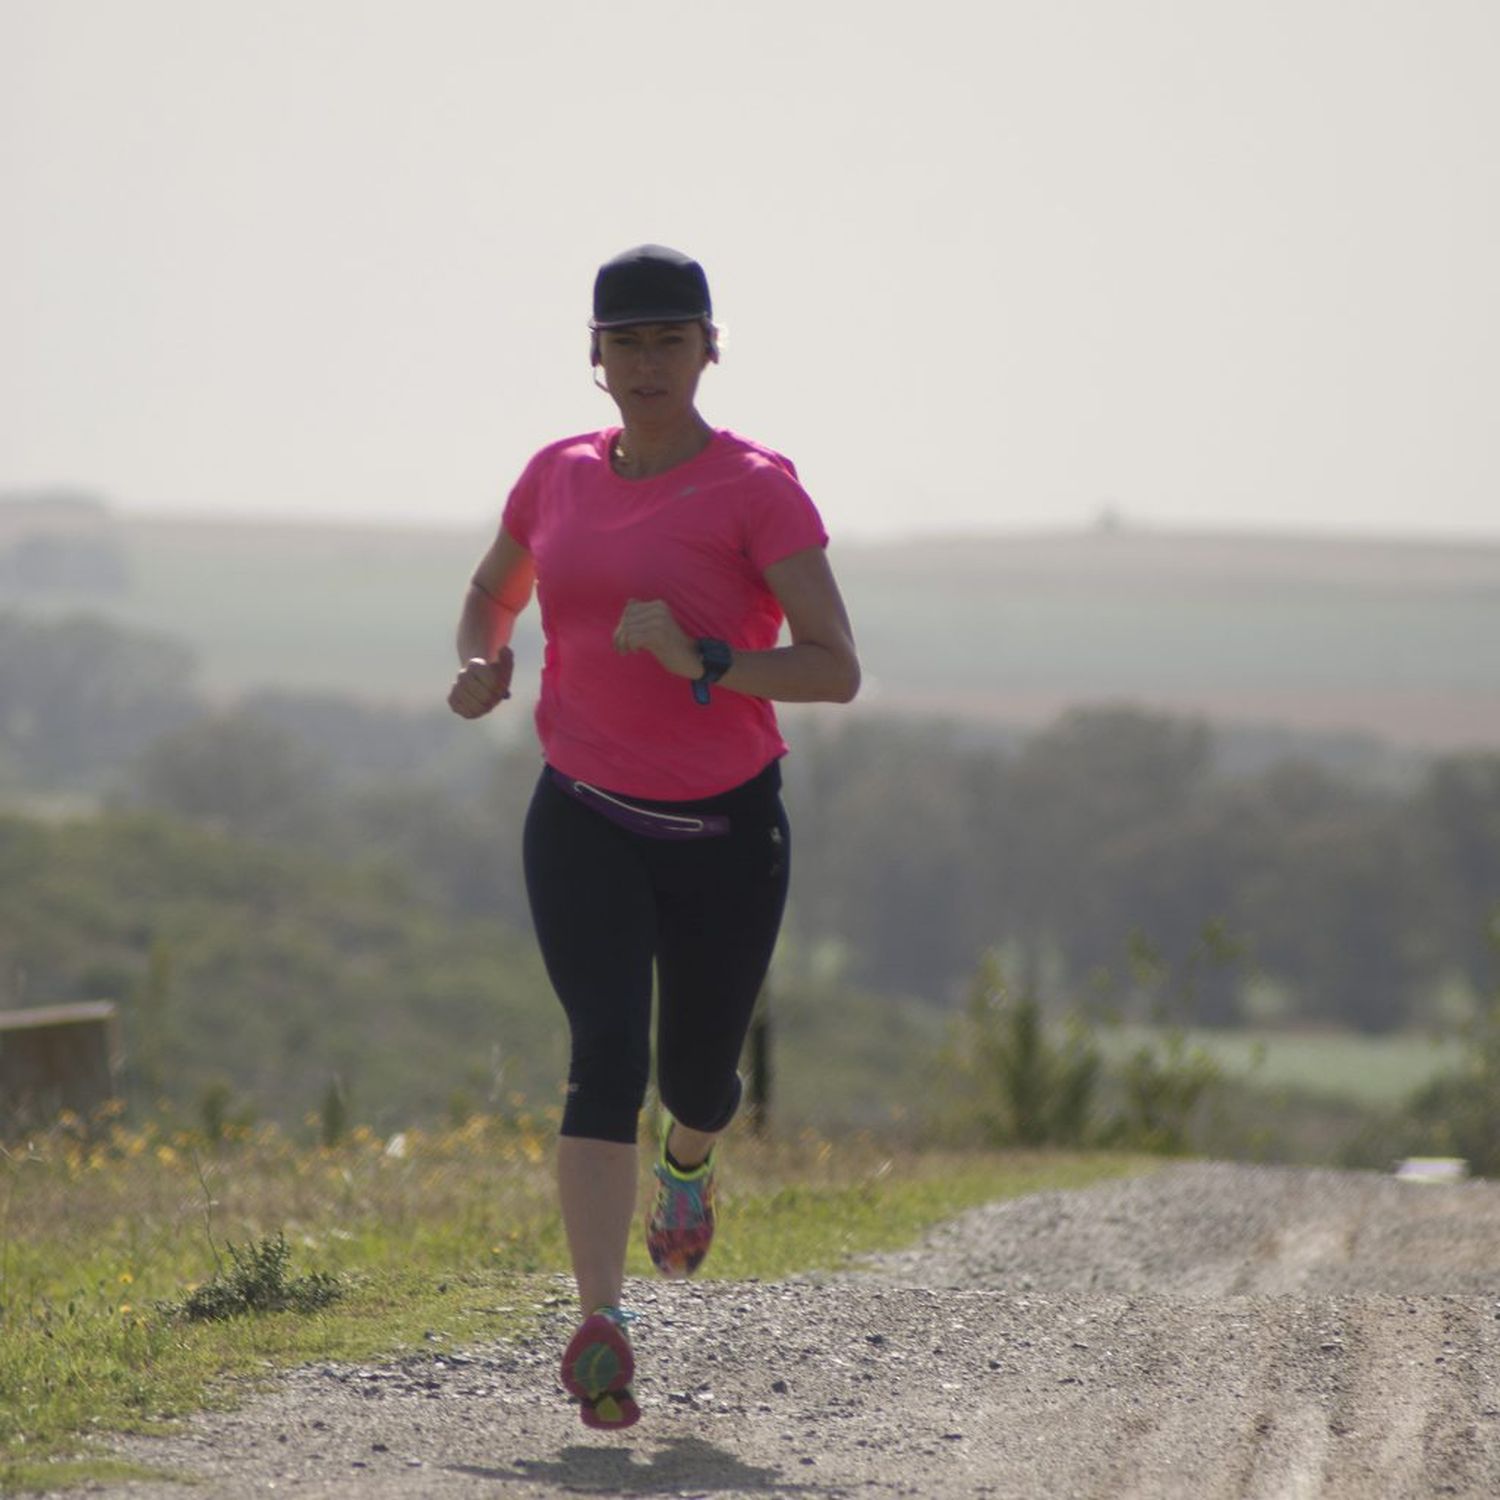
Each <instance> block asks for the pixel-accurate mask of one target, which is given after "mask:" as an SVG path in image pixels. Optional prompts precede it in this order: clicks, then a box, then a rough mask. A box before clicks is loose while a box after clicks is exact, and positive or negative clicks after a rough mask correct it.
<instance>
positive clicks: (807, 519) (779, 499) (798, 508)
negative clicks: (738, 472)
mask: <svg viewBox="0 0 1500 1500" xmlns="http://www.w3.org/2000/svg"><path fill="white" fill-rule="evenodd" d="M827 545H828V532H827V531H826V530H825V529H824V527H823V518H822V517H821V516H820V515H819V514H818V508H817V506H816V505H814V504H813V501H812V496H810V495H809V494H808V493H807V491H806V490H804V489H803V488H802V486H801V485H800V484H798V483H797V481H796V480H795V479H794V478H792V477H791V475H790V474H788V473H786V472H785V470H782V469H777V468H771V467H767V468H766V469H764V470H762V471H761V473H760V474H759V475H757V477H756V482H755V492H754V495H753V497H752V498H751V500H750V503H749V505H748V507H747V514H746V527H745V552H746V554H747V556H748V557H749V558H750V561H751V562H752V563H754V564H755V567H756V569H757V570H758V571H759V572H761V573H764V572H765V570H766V569H767V568H769V567H770V566H771V565H772V564H773V563H779V562H780V561H781V560H782V559H783V558H786V557H790V556H791V555H792V554H793V553H794V552H805V551H807V549H808V548H809V547H826V546H827Z"/></svg>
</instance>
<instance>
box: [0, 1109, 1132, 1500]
mask: <svg viewBox="0 0 1500 1500" xmlns="http://www.w3.org/2000/svg"><path fill="white" fill-rule="evenodd" d="M551 1123H552V1122H549V1121H547V1120H546V1119H544V1118H539V1117H533V1116H530V1115H528V1114H526V1113H524V1112H521V1113H518V1114H516V1115H514V1116H512V1117H510V1118H504V1119H502V1118H498V1117H475V1118H474V1119H471V1120H470V1121H469V1122H468V1123H467V1124H465V1125H464V1126H462V1127H461V1128H459V1129H455V1130H450V1131H446V1132H442V1133H433V1134H426V1133H423V1132H419V1131H409V1132H405V1133H403V1134H401V1135H398V1136H394V1137H391V1138H389V1139H380V1138H378V1137H375V1136H374V1135H373V1134H372V1133H371V1132H370V1131H368V1130H367V1129H364V1128H363V1127H361V1128H358V1129H355V1130H354V1131H351V1132H350V1134H349V1136H348V1138H347V1139H346V1140H345V1141H344V1142H342V1143H341V1144H340V1145H338V1146H337V1147H324V1146H305V1145H298V1144H296V1143H295V1142H293V1141H291V1140H289V1139H288V1138H287V1137H285V1136H283V1135H281V1134H279V1133H278V1132H277V1131H275V1130H274V1129H271V1128H269V1127H264V1128H261V1129H258V1130H253V1131H252V1130H250V1129H247V1128H243V1127H231V1128H229V1129H228V1130H227V1131H226V1134H225V1139H224V1140H223V1141H222V1142H221V1143H220V1144H219V1145H218V1147H217V1148H215V1149H213V1150H210V1149H209V1148H207V1147H206V1146H205V1145H204V1143H202V1142H201V1141H196V1142H195V1141H194V1140H193V1139H192V1138H191V1137H190V1136H187V1135H185V1134H183V1133H181V1132H177V1133H169V1132H167V1131H165V1130H164V1129H162V1128H161V1127H158V1126H148V1127H146V1128H145V1129H143V1130H129V1129H127V1128H125V1127H124V1126H123V1125H121V1124H120V1123H119V1122H114V1123H106V1124H105V1125H103V1126H101V1127H100V1128H99V1129H98V1130H97V1131H96V1133H94V1134H92V1135H91V1134H90V1133H88V1132H87V1131H85V1130H84V1129H83V1127H82V1125H81V1124H80V1123H79V1122H76V1121H72V1122H67V1121H65V1122H64V1123H63V1124H62V1125H61V1126H59V1127H58V1129H56V1130H55V1131H53V1132H52V1133H51V1134H50V1135H49V1136H48V1137H46V1138H44V1139H40V1140H37V1141H33V1142H32V1143H30V1145H29V1146H28V1147H27V1148H26V1149H25V1150H23V1151H19V1152H11V1153H9V1154H7V1155H5V1156H4V1157H0V1491H5V1492H19V1491H23V1490H25V1489H26V1488H28V1487H31V1488H36V1487H38V1485H39V1478H38V1476H45V1478H46V1482H47V1484H49V1485H50V1486H52V1487H54V1488H55V1487H57V1486H58V1485H59V1484H60V1483H62V1479H61V1478H60V1476H61V1475H62V1474H63V1470H61V1469H60V1468H59V1467H57V1465H58V1463H59V1462H60V1461H61V1460H63V1459H69V1460H71V1459H75V1458H76V1459H78V1460H79V1461H80V1462H81V1463H83V1464H84V1467H83V1468H82V1469H78V1470H70V1471H68V1478H69V1482H78V1480H79V1479H80V1478H87V1477H106V1476H105V1475H104V1474H103V1472H102V1470H100V1469H95V1468H93V1467H91V1466H90V1462H89V1460H88V1458H87V1440H88V1437H89V1435H90V1434H94V1433H104V1432H114V1431H138V1432H139V1431H151V1430H158V1431H159V1430H163V1429H164V1428H167V1427H170V1426H171V1425H172V1424H173V1423H175V1422H176V1421H178V1420H180V1419H181V1418H182V1417H184V1416H185V1415H187V1414H189V1413H191V1412H193V1411H195V1410H198V1409H203V1408H208V1407H212V1406H216V1405H221V1404H228V1403H232V1402H233V1401H235V1400H237V1399H238V1398H239V1397H240V1395H241V1394H242V1393H243V1392H244V1390H245V1389H247V1386H252V1385H253V1384H254V1382H256V1381H257V1380H259V1379H263V1378H264V1377H265V1376H266V1375H267V1374H268V1373H269V1372H272V1371H274V1370H276V1369H280V1368H285V1367H288V1366H292V1365H296V1364H302V1363H307V1362H310V1361H315V1360H365V1359H371V1358H378V1357H387V1356H392V1355H397V1354H400V1353H401V1352H403V1351H410V1350H412V1349H420V1348H433V1347H434V1346H436V1347H438V1348H455V1347H459V1346H462V1345H465V1344H473V1343H477V1342H482V1341H485V1340H492V1339H499V1338H507V1337H513V1336H516V1335H518V1334H521V1333H523V1332H525V1331H526V1330H527V1329H528V1328H530V1327H532V1326H534V1322H535V1316H536V1313H537V1312H538V1311H539V1309H540V1308H541V1307H542V1306H543V1305H544V1304H545V1303H546V1302H548V1301H551V1302H555V1301H556V1300H557V1298H558V1297H559V1296H567V1295H568V1288H567V1286H566V1282H565V1281H564V1282H563V1283H561V1284H560V1283H559V1281H558V1280H557V1278H558V1276H559V1275H561V1274H564V1273H566V1270H567V1251H566V1246H565V1243H564V1239H563V1235H562V1230H561V1226H560V1223H559V1221H558V1216H557V1211H556V1207H555V1202H554V1189H553V1183H552V1169H551V1135H552V1128H551ZM642 1155H643V1163H642V1166H643V1174H644V1171H645V1167H646V1162H645V1160H644V1157H645V1156H646V1153H645V1152H643V1153H642ZM1139 1167H1140V1164H1139V1163H1138V1162H1135V1161H1132V1160H1131V1159H1128V1158H1124V1157H1109V1156H1091V1157H1085V1156H1046V1155H1036V1154H1002V1153H993V1152H988V1153H962V1152H952V1153H944V1154H922V1153H916V1152H913V1151H910V1150H907V1149H900V1148H893V1147H891V1146H890V1145H888V1144H883V1143H881V1142H879V1141H877V1140H875V1139H873V1138H871V1137H868V1136H859V1137H855V1138H848V1139H841V1140H836V1141H835V1140H826V1139H822V1138H819V1137H815V1136H813V1135H811V1134H808V1135H805V1136H803V1137H800V1138H798V1139H796V1140H789V1141H782V1142H776V1143H763V1142H759V1141H756V1140H754V1139H753V1138H752V1137H750V1136H749V1135H748V1133H746V1134H737V1135H736V1136H735V1138H734V1139H733V1140H732V1141H731V1142H730V1143H729V1148H728V1150H727V1151H726V1153H725V1170H724V1197H723V1204H724V1218H723V1224H724V1228H723V1233H722V1235H721V1238H720V1242H719V1244H718V1245H717V1246H716V1248H715V1252H714V1261H713V1262H712V1273H713V1274H714V1275H715V1276H718V1277H750V1276H754V1277H760V1278H762V1279H769V1278H774V1277H778V1276H782V1275H786V1274H788V1273H790V1272H794V1271H802V1270H810V1269H815V1268H820V1267H829V1268H831V1267H837V1266H841V1265H846V1264H848V1263H849V1262H850V1260H851V1259H852V1258H854V1257H856V1256H858V1255H860V1254H864V1253H867V1252H871V1251H875V1250H881V1249H894V1248H898V1247H900V1246H902V1245H904V1244H907V1243H910V1242H911V1241H912V1240H913V1239H914V1238H915V1237H917V1236H918V1235H919V1234H920V1233H921V1232H922V1231H923V1230H924V1229H926V1228H927V1227H928V1226H930V1225H931V1224H933V1223H936V1222H938V1221H940V1220H941V1219H944V1218H946V1217H948V1216H950V1215H952V1214H954V1213H957V1212H959V1211H961V1210H963V1209H965V1208H968V1207H971V1206H973V1205H975V1204H978V1203H981V1202H984V1201H986V1200H988V1199H992V1198H997V1197H1004V1196H1011V1195H1014V1194H1017V1193H1024V1192H1031V1191H1038V1190H1042V1189H1046V1188H1056V1187H1067V1186H1080V1185H1083V1184H1085V1183H1088V1182H1092V1181H1097V1180H1099V1179H1100V1178H1102V1177H1105V1176H1110V1175H1116V1174H1119V1173H1121V1172H1126V1171H1131V1170H1136V1169H1138V1168H1139ZM231 1240H232V1241H233V1242H234V1243H235V1244H237V1245H242V1246H247V1247H252V1248H250V1249H247V1250H245V1251H242V1252H241V1255H240V1257H239V1258H238V1259H236V1258H235V1257H231V1262H232V1264H231V1266H229V1267H225V1266H224V1265H222V1264H221V1263H220V1262H219V1261H218V1260H216V1253H215V1250H214V1246H215V1244H216V1243H220V1244H222V1243H225V1242H228V1241H231ZM80 1247H83V1248H82V1249H80ZM630 1269H631V1270H632V1271H633V1272H635V1273H639V1274H650V1271H649V1267H648V1266H647V1264H646V1260H645V1255H644V1251H643V1249H641V1248H640V1246H639V1245H637V1246H636V1247H635V1248H634V1249H633V1250H632V1260H631V1266H630ZM294 1270H295V1274H294ZM236 1278H238V1279H237V1280H236ZM335 1278H336V1279H337V1281H336V1284H337V1285H338V1286H339V1288H340V1289H341V1291H342V1295H341V1296H340V1297H339V1298H338V1300H337V1301H326V1300H324V1298H323V1296H322V1294H321V1293H316V1294H314V1295H311V1296H304V1297H300V1298H299V1297H298V1296H296V1295H293V1293H294V1292H295V1290H296V1289H297V1288H298V1287H301V1288H302V1289H303V1290H304V1291H305V1290H307V1289H309V1288H324V1289H326V1288H328V1287H330V1286H332V1285H334V1284H335ZM213 1288H217V1291H213V1292H210V1290H209V1289H213ZM205 1300H206V1301H207V1302H208V1303H212V1304H214V1305H218V1303H219V1302H224V1303H225V1304H226V1305H227V1304H228V1303H233V1304H234V1305H233V1306H231V1307H228V1310H229V1311H231V1312H232V1313H234V1314H235V1315H233V1316H229V1317H216V1318H200V1319H197V1320H194V1319H191V1318H188V1317H185V1316H183V1315H182V1313H183V1311H185V1309H186V1308H187V1307H188V1306H189V1305H201V1304H204V1303H205ZM278 1304H281V1305H280V1306H279V1307H278ZM299 1307H300V1309H301V1310H297V1309H298V1308H299ZM80 1450H82V1456H81V1457H80ZM109 1462H113V1461H112V1460H110V1461H109Z"/></svg>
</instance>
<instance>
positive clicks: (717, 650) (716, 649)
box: [698, 639, 734, 676]
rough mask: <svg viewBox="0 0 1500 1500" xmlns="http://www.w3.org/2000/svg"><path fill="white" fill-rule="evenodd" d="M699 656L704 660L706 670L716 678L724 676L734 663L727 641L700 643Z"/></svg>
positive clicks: (706, 640)
mask: <svg viewBox="0 0 1500 1500" xmlns="http://www.w3.org/2000/svg"><path fill="white" fill-rule="evenodd" d="M698 655H699V656H700V657H701V658H702V660H703V667H704V670H705V671H706V672H708V673H710V674H713V675H715V676H722V675H723V674H724V673H725V672H727V671H728V670H729V668H730V665H731V664H732V663H733V661H734V656H733V654H732V653H731V652H730V649H729V645H728V643H727V642H725V641H715V640H709V639H704V640H701V641H699V642H698Z"/></svg>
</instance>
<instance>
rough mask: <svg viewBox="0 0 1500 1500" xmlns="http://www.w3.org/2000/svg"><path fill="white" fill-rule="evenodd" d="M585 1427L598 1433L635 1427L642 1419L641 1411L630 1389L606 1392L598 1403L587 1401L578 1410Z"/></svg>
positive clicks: (627, 1387)
mask: <svg viewBox="0 0 1500 1500" xmlns="http://www.w3.org/2000/svg"><path fill="white" fill-rule="evenodd" d="M578 1415H579V1416H580V1417H582V1418H583V1425H584V1426H585V1427H592V1428H594V1429H595V1430H596V1431H602V1432H617V1431H618V1430H619V1429H620V1428H622V1427H633V1426H635V1424H636V1423H637V1422H639V1421H640V1419H641V1409H640V1407H639V1406H637V1405H636V1404H635V1396H634V1395H633V1394H632V1393H631V1390H630V1387H629V1386H626V1387H625V1388H624V1389H623V1390H618V1391H606V1392H605V1393H604V1395H602V1396H600V1397H599V1399H598V1400H597V1401H593V1402H589V1401H585V1402H584V1403H583V1404H582V1405H581V1406H580V1407H579V1408H578Z"/></svg>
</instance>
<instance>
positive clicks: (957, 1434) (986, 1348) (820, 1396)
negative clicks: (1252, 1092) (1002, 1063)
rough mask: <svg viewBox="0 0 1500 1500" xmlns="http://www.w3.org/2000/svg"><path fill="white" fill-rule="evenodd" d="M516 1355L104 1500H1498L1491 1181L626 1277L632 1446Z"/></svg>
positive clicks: (282, 1416)
mask: <svg viewBox="0 0 1500 1500" xmlns="http://www.w3.org/2000/svg"><path fill="white" fill-rule="evenodd" d="M565 1290H566V1288H565V1286H564V1285H563V1284H561V1283H559V1286H558V1292H559V1294H560V1295H559V1298H558V1300H557V1302H556V1304H555V1305H554V1306H553V1307H552V1308H550V1309H549V1310H548V1314H547V1320H548V1321H547V1325H546V1326H545V1327H544V1328H543V1330H542V1331H541V1333H540V1334H539V1335H538V1336H537V1337H535V1338H533V1339H530V1340H526V1341H522V1342H520V1343H518V1344H510V1345H495V1346H490V1347H477V1348H473V1349H470V1350H467V1351H465V1352H463V1353H461V1354H458V1353H454V1354H441V1355H433V1356H427V1355H423V1356H420V1357H411V1358H407V1359H403V1360H400V1361H397V1362H395V1363H392V1364H388V1365H381V1366H369V1367H348V1366H340V1367H334V1366H313V1367H310V1368H307V1369H303V1370H299V1371H297V1372H295V1373H294V1374H292V1375H290V1376H288V1377H286V1378H285V1379H284V1380H282V1381H280V1382H279V1383H278V1384H277V1386H276V1387H275V1388H274V1389H273V1390H271V1391H269V1392H267V1393H264V1394H261V1395H257V1396H254V1397H253V1398H251V1399H250V1400H249V1401H248V1402H247V1403H246V1404H245V1405H243V1406H242V1407H241V1408H240V1409H239V1410H237V1411H235V1412H232V1413H229V1414H218V1415H206V1416H203V1417H200V1418H196V1419H194V1421H193V1422H192V1423H191V1424H190V1425H188V1426H187V1427H186V1428H185V1429H184V1430H183V1431H182V1432H181V1433H180V1434H178V1435H176V1436H172V1437H168V1438H153V1439H144V1438H131V1439H117V1440H115V1441H114V1443H113V1447H114V1449H115V1450H116V1451H117V1452H118V1453H119V1455H120V1456H122V1457H129V1458H131V1459H134V1460H136V1461H139V1462H144V1463H149V1464H151V1465H154V1466H157V1467H159V1468H162V1469H165V1470H167V1471H170V1472H172V1473H177V1474H181V1475H182V1476H183V1477H184V1478H187V1479H192V1480H196V1481H197V1484H196V1487H195V1488H194V1489H192V1490H188V1489H185V1488H184V1487H183V1486H182V1485H180V1484H164V1483H159V1482H151V1483H132V1484H125V1485H110V1486H107V1487H105V1486H100V1487H96V1488H94V1489H92V1490H89V1491H86V1492H80V1491H74V1492H71V1493H73V1494H81V1493H88V1494H91V1495H94V1496H98V1495H101V1494H103V1495H108V1496H112V1497H114V1496H118V1497H127V1496H129V1497H133V1500H166V1497H170V1500H184V1496H185V1495H188V1494H198V1495H211V1496H214V1497H221V1496H222V1497H228V1500H239V1497H248V1496H252V1495H253V1496H257V1497H259V1496H265V1495H267V1494H273V1495H274V1494H291V1495H295V1496H299V1497H334V1496H337V1497H341V1500H343V1497H361V1500H363V1497H366V1496H369V1497H377V1500H387V1497H389V1500H395V1497H402V1500H408V1497H409V1500H417V1497H422V1500H426V1497H429V1496H430V1497H435V1500H447V1497H460V1496H462V1497H472V1496H485V1497H492V1500H539V1497H543V1496H560V1495H577V1494H595V1495H659V1496H703V1497H714V1500H720V1497H723V1500H729V1497H735V1500H738V1497H746V1500H752V1497H754V1500H759V1497H767V1496H787V1497H792V1496H796V1497H807V1500H820V1497H836V1496H837V1497H870V1500H877V1497H881V1496H894V1495H910V1496H921V1497H946V1496H997V1497H998V1496H1024V1497H1028V1500H1031V1497H1053V1496H1058V1497H1062V1496H1098V1497H1106V1496H1108V1497H1115V1496H1143V1497H1145V1496H1149V1497H1158V1496H1174V1497H1175V1496H1182V1497H1192V1500H1217V1497H1229V1496H1235V1497H1239V1496H1248V1497H1264V1500H1282V1497H1293V1496H1334V1497H1348V1500H1371V1497H1384V1496H1427V1495H1468V1496H1486V1497H1493V1496H1497V1495H1500V1184H1491V1183H1466V1184H1460V1185H1454V1186H1420V1187H1419V1186H1414V1185H1410V1184H1405V1183H1398V1182H1395V1181H1393V1180H1391V1179H1388V1178H1381V1177H1378V1176H1374V1175H1362V1174H1353V1173H1336V1172H1320V1171H1303V1170H1290V1169H1272V1168H1248V1167H1237V1166H1223V1165H1183V1166H1174V1167H1170V1168H1168V1169H1166V1170H1163V1171H1161V1172H1159V1173H1155V1174H1153V1175H1150V1176H1147V1177H1144V1178H1138V1179H1134V1180H1131V1181H1126V1182H1120V1183H1114V1184H1109V1185H1106V1186H1102V1187H1097V1188H1091V1189H1088V1190H1085V1191H1081V1192H1071V1193H1048V1194H1040V1195H1037V1196H1035V1197H1031V1198H1023V1199H1019V1200H1015V1201H1012V1202H1009V1203H1003V1204H997V1205H993V1206H991V1207H988V1208H984V1209H980V1210H977V1211H975V1212H973V1213H971V1214H968V1215H966V1216H965V1217H963V1218H962V1219H959V1220H956V1221H955V1222H953V1223H951V1224H948V1225H945V1226H943V1227H942V1228H941V1229H940V1230H938V1231H937V1232H935V1233H934V1234H933V1235H932V1236H931V1237H930V1238H929V1240H928V1241H927V1242H926V1243H925V1244H924V1245H923V1246H921V1247H920V1248H919V1249H916V1250H913V1251H910V1252H906V1253H903V1254H900V1255H895V1256H890V1257H885V1258H882V1259H879V1260H877V1261H872V1262H871V1263H870V1264H869V1268H868V1269H865V1270H861V1271H860V1272H859V1273H857V1274H840V1275H837V1276H827V1277H822V1278H802V1279H798V1280H795V1281H791V1282H782V1283H776V1284H766V1283H757V1282H726V1283H714V1282H706V1283H703V1284H695V1283H687V1284H680V1285H665V1284H651V1283H646V1282H641V1283H634V1284H632V1285H631V1287H630V1288H629V1291H628V1297H629V1299H630V1301H631V1303H632V1305H633V1306H634V1307H635V1308H637V1309H638V1310H639V1313H640V1320H639V1322H638V1323H637V1324H636V1325H635V1330H634V1332H635V1342H636V1347H637V1352H638V1376H637V1384H636V1389H637V1393H638V1395H639V1397H640V1400H641V1405H642V1407H643V1408H644V1411H645V1415H644V1417H643V1418H642V1420H641V1422H640V1424H639V1425H638V1426H637V1427H635V1428H633V1429H631V1430H629V1431H628V1432H625V1433H622V1434H618V1435H614V1436H609V1435H604V1434H596V1433H591V1432H588V1431H587V1430H586V1429H584V1428H583V1427H582V1426H581V1425H580V1424H579V1422H578V1420H577V1416H576V1413H575V1411H574V1409H573V1408H572V1407H571V1406H569V1405H568V1404H567V1402H566V1400H565V1399H564V1397H563V1396H562V1394H561V1392H560V1391H559V1389H558V1387H557V1385H556V1382H555V1366H556V1359H557V1352H558V1349H559V1348H560V1345H561V1343H562V1341H563V1340H564V1338H565V1337H566V1334H567V1332H568V1328H569V1325H570V1323H571V1309H570V1305H569V1302H568V1299H567V1298H566V1297H564V1296H562V1295H561V1294H562V1293H563V1292H565Z"/></svg>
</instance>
